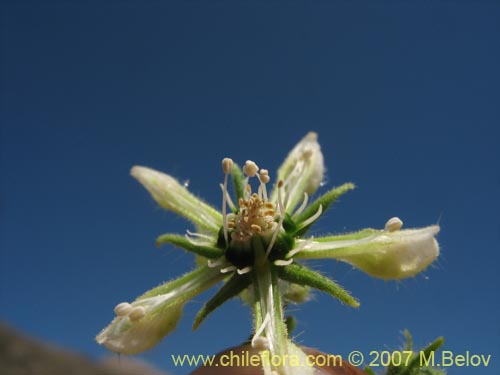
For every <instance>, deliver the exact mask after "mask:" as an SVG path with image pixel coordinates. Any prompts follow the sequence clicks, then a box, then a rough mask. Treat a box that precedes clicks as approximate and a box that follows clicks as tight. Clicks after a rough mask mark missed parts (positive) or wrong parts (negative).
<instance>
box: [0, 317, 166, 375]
mask: <svg viewBox="0 0 500 375" xmlns="http://www.w3.org/2000/svg"><path fill="white" fill-rule="evenodd" d="M0 374H2V375H118V374H120V375H166V373H164V372H160V371H158V370H155V369H153V368H152V367H150V366H149V365H147V364H145V363H142V362H140V361H137V360H131V359H128V358H123V357H122V358H120V360H118V358H117V357H112V358H108V359H107V360H104V361H101V362H95V361H92V360H90V359H89V358H86V357H84V356H82V355H79V354H76V353H72V352H70V351H68V350H65V349H61V348H58V347H56V346H54V345H50V344H46V343H43V342H41V341H38V340H36V339H33V338H30V337H28V336H26V335H23V334H21V333H19V332H17V331H15V330H14V329H12V328H10V327H8V326H7V325H5V324H3V323H0Z"/></svg>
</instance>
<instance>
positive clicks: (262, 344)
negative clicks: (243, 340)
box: [252, 336, 269, 352]
mask: <svg viewBox="0 0 500 375" xmlns="http://www.w3.org/2000/svg"><path fill="white" fill-rule="evenodd" d="M252 348H254V349H255V350H257V351H259V352H261V351H263V350H267V349H269V340H268V339H266V338H265V337H263V336H258V337H254V338H253V340H252Z"/></svg>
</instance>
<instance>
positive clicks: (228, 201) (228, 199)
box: [219, 184, 236, 211]
mask: <svg viewBox="0 0 500 375" xmlns="http://www.w3.org/2000/svg"><path fill="white" fill-rule="evenodd" d="M219 186H220V189H221V190H222V192H223V193H224V184H219ZM226 200H227V204H228V205H229V208H230V209H231V210H232V211H235V210H236V206H235V205H234V202H233V200H232V199H231V195H230V194H229V192H228V191H227V190H226Z"/></svg>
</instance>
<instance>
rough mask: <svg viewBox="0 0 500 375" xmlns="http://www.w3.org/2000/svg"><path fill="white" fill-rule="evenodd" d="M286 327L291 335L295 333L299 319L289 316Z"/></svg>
mask: <svg viewBox="0 0 500 375" xmlns="http://www.w3.org/2000/svg"><path fill="white" fill-rule="evenodd" d="M285 325H286V331H287V332H288V334H289V335H290V334H291V333H292V332H293V331H295V328H297V319H296V318H295V317H294V316H292V315H288V316H287V317H286V318H285Z"/></svg>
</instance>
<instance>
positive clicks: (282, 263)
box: [274, 258, 293, 266]
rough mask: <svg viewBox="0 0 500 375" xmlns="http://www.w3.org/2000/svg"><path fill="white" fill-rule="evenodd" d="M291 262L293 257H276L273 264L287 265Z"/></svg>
mask: <svg viewBox="0 0 500 375" xmlns="http://www.w3.org/2000/svg"><path fill="white" fill-rule="evenodd" d="M292 263H293V258H290V259H288V260H283V259H277V260H275V261H274V265H275V266H288V265H289V264H292Z"/></svg>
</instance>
